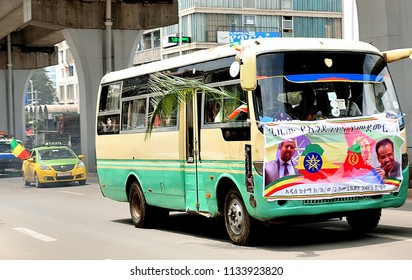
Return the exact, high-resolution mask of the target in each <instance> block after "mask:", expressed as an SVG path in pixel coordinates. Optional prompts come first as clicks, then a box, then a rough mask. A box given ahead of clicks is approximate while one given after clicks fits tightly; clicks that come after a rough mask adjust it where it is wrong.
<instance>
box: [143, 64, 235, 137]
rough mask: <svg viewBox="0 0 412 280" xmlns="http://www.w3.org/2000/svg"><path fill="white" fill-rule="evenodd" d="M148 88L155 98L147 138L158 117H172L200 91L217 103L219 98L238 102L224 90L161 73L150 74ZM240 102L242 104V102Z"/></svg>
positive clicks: (147, 128)
mask: <svg viewBox="0 0 412 280" xmlns="http://www.w3.org/2000/svg"><path fill="white" fill-rule="evenodd" d="M148 86H149V91H150V92H151V93H153V95H154V96H153V98H152V99H151V101H150V104H151V106H152V107H153V110H152V111H151V112H149V121H148V124H147V127H146V138H148V137H150V134H151V133H152V129H153V127H154V123H155V119H156V116H160V115H163V116H166V117H167V116H170V115H171V114H172V112H173V111H174V110H176V109H179V108H180V105H181V104H183V103H185V102H186V101H187V100H188V99H190V98H192V96H193V95H194V94H195V93H196V92H198V91H204V92H207V94H209V95H210V96H211V97H212V98H213V99H215V100H216V101H217V102H220V98H219V97H226V98H230V99H234V100H238V99H237V98H236V97H235V96H233V95H231V93H230V92H226V91H225V90H224V89H223V88H214V87H210V86H208V85H206V84H204V83H203V82H202V81H199V80H198V79H195V78H193V79H189V78H182V77H178V76H171V75H165V74H162V73H160V72H157V73H153V74H150V76H149V81H148ZM238 101H239V102H241V100H238Z"/></svg>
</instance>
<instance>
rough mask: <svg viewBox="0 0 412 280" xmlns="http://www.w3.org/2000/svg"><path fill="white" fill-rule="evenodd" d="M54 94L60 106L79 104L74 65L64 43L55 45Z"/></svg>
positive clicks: (77, 83) (67, 47)
mask: <svg viewBox="0 0 412 280" xmlns="http://www.w3.org/2000/svg"><path fill="white" fill-rule="evenodd" d="M57 48H58V51H59V53H58V61H59V64H58V65H57V66H56V92H57V97H58V98H59V103H60V104H76V105H78V104H79V82H78V78H77V72H76V65H75V63H74V59H73V55H72V53H71V52H70V49H69V46H68V44H67V42H66V41H63V42H61V43H59V44H58V45H57Z"/></svg>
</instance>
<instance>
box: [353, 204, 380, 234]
mask: <svg viewBox="0 0 412 280" xmlns="http://www.w3.org/2000/svg"><path fill="white" fill-rule="evenodd" d="M381 212H382V209H380V208H379V209H367V210H359V211H354V212H351V213H348V215H347V216H346V220H347V222H348V224H349V226H350V227H351V228H352V229H353V230H355V231H356V232H359V233H366V232H371V231H373V230H374V229H375V228H376V227H377V226H378V224H379V220H380V218H381Z"/></svg>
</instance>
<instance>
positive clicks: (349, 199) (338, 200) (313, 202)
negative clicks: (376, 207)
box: [303, 195, 382, 205]
mask: <svg viewBox="0 0 412 280" xmlns="http://www.w3.org/2000/svg"><path fill="white" fill-rule="evenodd" d="M381 197H382V195H368V196H354V197H335V198H328V199H307V200H304V201H303V205H319V204H327V203H341V202H356V201H363V200H372V199H379V198H381Z"/></svg>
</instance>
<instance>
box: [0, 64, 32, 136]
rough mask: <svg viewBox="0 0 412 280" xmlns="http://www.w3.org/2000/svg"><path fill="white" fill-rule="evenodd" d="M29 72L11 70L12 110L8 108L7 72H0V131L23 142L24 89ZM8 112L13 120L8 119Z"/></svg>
mask: <svg viewBox="0 0 412 280" xmlns="http://www.w3.org/2000/svg"><path fill="white" fill-rule="evenodd" d="M30 73H31V70H15V69H13V70H12V90H13V94H12V95H13V96H12V104H14V105H13V107H14V108H10V107H9V106H8V104H9V102H8V91H7V81H8V79H7V75H8V70H0V81H1V82H0V131H5V132H6V133H8V134H13V135H14V137H16V138H18V139H21V140H22V141H24V140H25V136H26V133H25V132H26V127H25V115H24V106H25V98H26V91H25V90H26V87H27V83H28V81H29V79H28V77H29V75H30ZM9 110H12V112H11V114H12V116H13V120H10V118H9Z"/></svg>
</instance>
